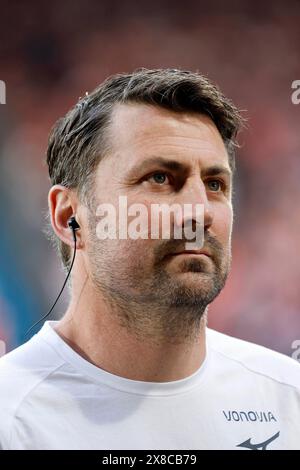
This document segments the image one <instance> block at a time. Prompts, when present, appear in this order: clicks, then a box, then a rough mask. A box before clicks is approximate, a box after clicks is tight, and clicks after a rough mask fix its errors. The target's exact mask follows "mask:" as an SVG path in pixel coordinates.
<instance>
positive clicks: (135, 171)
mask: <svg viewBox="0 0 300 470" xmlns="http://www.w3.org/2000/svg"><path fill="white" fill-rule="evenodd" d="M154 165H158V166H160V167H161V168H164V169H166V170H170V171H176V172H177V173H179V172H181V173H184V174H187V173H188V172H189V168H190V166H189V165H188V164H186V163H182V162H178V161H177V160H170V159H167V158H163V157H152V158H148V159H147V160H144V161H143V162H141V163H139V164H137V165H135V166H133V167H132V168H131V169H130V170H129V172H128V174H127V176H129V177H135V176H139V175H140V174H141V173H142V172H146V171H147V170H150V168H151V167H153V166H154ZM201 175H202V176H217V175H226V176H228V177H229V178H231V177H232V172H231V170H230V169H229V168H227V167H225V166H222V165H213V166H210V167H207V168H203V169H202V170H201Z"/></svg>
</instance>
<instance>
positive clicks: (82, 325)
mask: <svg viewBox="0 0 300 470" xmlns="http://www.w3.org/2000/svg"><path fill="white" fill-rule="evenodd" d="M77 287H78V286H77ZM80 290H81V292H80V294H79V296H77V297H75V296H74V295H73V296H72V300H71V303H70V305H69V307H68V309H67V312H66V313H65V315H64V317H63V318H62V320H61V321H60V322H59V323H58V325H57V326H56V331H57V333H58V334H59V335H60V336H61V337H62V339H64V341H65V342H67V343H68V344H69V345H70V346H71V347H72V348H73V349H74V350H75V351H76V352H77V353H79V354H80V355H81V356H83V357H84V358H85V359H86V360H88V361H89V362H91V363H93V364H94V365H95V366H97V367H100V368H101V369H103V370H105V371H107V372H110V373H112V374H115V375H118V376H121V377H125V378H128V379H131V380H138V381H146V382H170V381H175V380H180V379H184V378H186V377H188V376H190V375H192V374H193V373H194V372H195V371H196V370H197V369H199V367H200V366H201V364H202V363H203V361H204V359H205V354H206V347H205V326H206V314H204V315H203V317H202V319H201V324H200V327H199V329H198V331H197V332H196V334H194V335H193V337H190V338H189V339H187V338H182V339H181V338H180V337H178V338H176V339H173V340H172V341H170V339H169V338H168V337H167V336H166V337H165V338H164V337H163V336H160V338H159V339H158V338H155V337H153V336H149V337H148V336H146V335H138V334H135V333H134V332H132V331H130V330H128V328H126V327H124V325H122V324H121V323H120V322H119V321H118V317H117V316H116V315H114V314H113V312H112V311H111V308H110V306H109V305H108V303H107V302H106V301H105V300H104V298H103V297H102V296H101V295H100V293H98V292H97V293H96V292H95V291H94V288H93V286H92V285H91V283H89V282H88V281H87V282H86V283H85V284H84V286H83V287H82V288H81V289H80ZM73 292H79V289H76V286H75V285H74V286H73ZM149 314H150V315H151V312H149Z"/></svg>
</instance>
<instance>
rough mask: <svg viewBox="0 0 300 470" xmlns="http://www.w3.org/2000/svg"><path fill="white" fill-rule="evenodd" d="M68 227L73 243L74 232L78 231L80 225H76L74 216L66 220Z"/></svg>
mask: <svg viewBox="0 0 300 470" xmlns="http://www.w3.org/2000/svg"><path fill="white" fill-rule="evenodd" d="M68 225H69V227H70V229H71V230H72V232H73V238H74V242H75V241H76V233H75V232H76V230H79V229H80V225H79V224H78V222H77V220H76V219H75V217H74V216H72V217H70V219H69V220H68Z"/></svg>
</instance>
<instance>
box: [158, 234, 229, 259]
mask: <svg viewBox="0 0 300 470" xmlns="http://www.w3.org/2000/svg"><path fill="white" fill-rule="evenodd" d="M189 241H190V240H184V239H183V240H176V239H172V240H163V241H162V242H161V243H160V244H159V246H157V247H155V249H154V256H155V258H156V259H157V260H162V259H163V258H165V257H166V256H168V255H171V254H174V253H178V252H180V251H185V243H186V242H189ZM201 249H203V250H207V251H209V252H210V254H211V258H212V259H213V261H215V262H218V261H220V260H221V259H222V257H223V256H224V250H223V246H222V244H221V243H220V242H219V241H218V240H217V239H216V238H215V237H213V236H212V235H211V234H210V233H208V232H207V233H206V234H205V235H204V243H203V246H202V248H201Z"/></svg>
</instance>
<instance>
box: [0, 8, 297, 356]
mask: <svg viewBox="0 0 300 470" xmlns="http://www.w3.org/2000/svg"><path fill="white" fill-rule="evenodd" d="M0 17H1V20H0V21H1V33H0V35H1V41H0V79H1V80H3V81H5V83H6V87H7V97H6V99H7V103H6V104H5V105H0V208H1V232H0V237H1V243H0V339H2V340H5V341H6V343H7V348H8V350H10V349H12V348H14V347H16V346H18V345H19V344H21V343H22V342H23V341H24V334H25V332H26V330H27V329H28V328H29V327H30V326H31V325H32V324H33V323H34V322H35V321H36V320H38V319H39V318H40V317H41V316H42V315H43V314H44V313H45V312H46V311H47V310H48V309H49V307H50V306H51V305H52V303H53V301H54V299H55V298H56V295H57V293H58V292H59V290H60V287H61V285H62V283H63V280H64V273H63V270H62V268H61V266H60V262H59V260H58V258H57V256H56V254H55V252H54V250H53V249H52V248H51V247H50V245H49V242H48V241H47V240H46V238H45V237H44V235H43V233H42V230H43V224H44V213H45V211H46V210H47V192H48V189H49V187H50V184H49V180H48V175H47V168H46V166H45V163H44V154H45V149H46V146H47V137H48V133H49V131H50V128H51V127H52V125H53V124H54V122H55V121H56V119H57V118H58V117H60V116H62V115H64V114H65V112H66V111H67V110H68V108H69V107H70V106H71V105H72V104H73V103H74V102H75V101H77V99H78V97H79V96H82V95H83V94H84V93H85V92H86V91H91V90H92V89H93V88H94V87H95V86H96V85H97V84H98V83H100V82H101V81H102V80H103V79H104V78H106V77H107V76H108V75H110V74H112V73H115V72H123V71H131V70H133V69H135V68H137V67H143V66H144V67H149V68H157V67H174V68H175V67H176V68H178V67H180V68H185V69H191V70H198V71H200V72H202V73H204V74H206V75H207V76H208V77H209V78H211V79H212V80H213V81H214V82H216V83H217V84H218V85H219V86H220V87H221V89H222V90H223V91H224V92H225V93H226V94H227V95H228V96H229V97H231V98H232V99H233V101H234V102H235V103H236V104H237V105H238V106H239V107H240V108H241V109H244V110H246V115H247V117H248V119H249V123H248V125H249V129H248V131H246V132H244V133H243V135H242V136H241V138H240V142H241V149H240V151H239V153H238V162H237V163H238V171H237V178H236V189H235V201H234V204H235V215H236V218H235V227H234V240H233V266H232V272H231V276H230V278H229V280H228V282H227V286H226V288H225V290H224V291H223V293H222V294H221V295H220V296H219V298H218V299H217V300H216V301H215V302H214V303H213V304H212V305H211V307H210V314H209V325H210V326H211V327H213V328H216V329H218V330H220V331H223V332H225V333H228V334H232V335H235V336H238V337H240V338H243V339H246V340H250V341H254V342H257V343H260V344H263V345H265V346H267V347H271V348H273V349H275V350H278V351H281V352H283V353H285V354H288V355H291V353H292V349H291V343H292V342H293V341H294V340H295V339H300V328H299V327H300V289H299V279H300V211H299V202H300V158H299V157H300V155H299V154H300V132H299V130H300V129H299V123H300V105H298V106H297V105H294V104H293V103H292V101H291V94H292V89H291V83H292V82H293V80H296V79H300V3H299V2H298V1H288V2H281V1H276V0H273V1H272V2H264V1H255V0H254V1H250V0H239V1H236V2H234V1H226V2H223V1H216V0H214V1H210V2H202V1H191V0H186V1H184V2H179V1H176V0H173V1H164V0H161V1H160V2H157V3H156V2H155V1H154V2H153V1H147V0H139V1H124V2H121V1H120V0H119V1H116V0H100V1H97V0H94V1H87V0H76V1H75V0H74V1H71V0H65V1H61V0H60V1H58V0H53V1H52V2H44V1H33V0H30V1H26V2H17V1H12V2H4V1H2V0H1V2H0ZM67 298H68V294H67V292H66V293H65V296H64V298H63V299H62V301H60V303H59V305H58V306H57V308H56V311H55V314H53V315H52V318H58V317H59V316H60V315H61V314H62V312H63V311H64V308H65V306H66V302H67Z"/></svg>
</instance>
